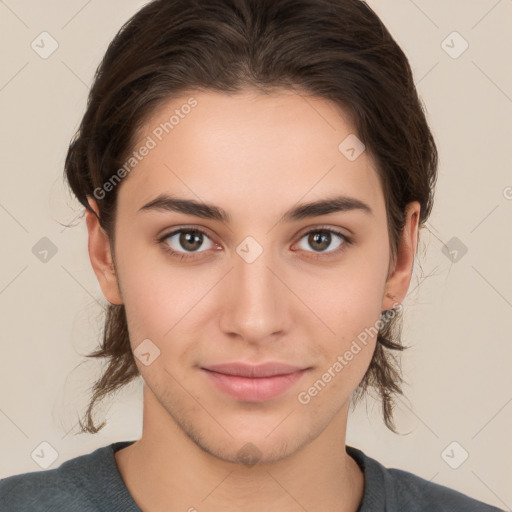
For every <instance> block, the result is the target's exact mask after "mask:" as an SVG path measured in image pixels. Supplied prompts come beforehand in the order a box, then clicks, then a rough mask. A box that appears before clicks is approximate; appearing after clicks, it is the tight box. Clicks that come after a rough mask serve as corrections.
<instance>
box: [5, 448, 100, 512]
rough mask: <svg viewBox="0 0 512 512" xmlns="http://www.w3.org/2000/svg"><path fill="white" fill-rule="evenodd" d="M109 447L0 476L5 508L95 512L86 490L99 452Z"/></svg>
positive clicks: (20, 511) (11, 510)
mask: <svg viewBox="0 0 512 512" xmlns="http://www.w3.org/2000/svg"><path fill="white" fill-rule="evenodd" d="M105 449H108V447H103V448H99V449H97V450H96V451H94V452H93V453H89V454H86V455H81V456H78V457H75V458H73V459H71V460H68V461H66V462H64V463H62V464H61V465H60V466H59V467H58V468H55V469H49V470H48V469H47V470H42V471H34V472H30V473H22V474H19V475H13V476H9V477H7V478H3V479H1V480H0V510H2V512H49V511H51V510H62V511H64V510H66V511H69V512H71V511H75V510H76V511H80V512H96V511H97V510H98V507H97V506H96V505H95V503H93V501H92V499H91V494H90V493H89V492H87V476H88V474H91V473H92V472H93V471H94V462H95V461H97V460H98V455H100V454H101V453H102V452H104V450H105Z"/></svg>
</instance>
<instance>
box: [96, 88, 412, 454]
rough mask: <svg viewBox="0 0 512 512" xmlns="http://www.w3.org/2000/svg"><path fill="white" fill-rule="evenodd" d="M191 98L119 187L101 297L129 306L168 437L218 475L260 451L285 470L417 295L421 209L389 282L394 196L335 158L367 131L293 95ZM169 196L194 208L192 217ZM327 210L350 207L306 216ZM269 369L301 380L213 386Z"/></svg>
mask: <svg viewBox="0 0 512 512" xmlns="http://www.w3.org/2000/svg"><path fill="white" fill-rule="evenodd" d="M193 97H194V98H195V100H196V102H197V104H195V106H194V107H193V108H190V109H188V108H186V109H184V108H182V107H183V105H186V104H187V101H188V99H189V96H186V97H183V98H182V99H174V100H172V101H171V102H169V103H168V104H166V105H165V106H163V107H161V108H159V109H158V110H157V111H155V112H154V115H153V116H152V117H151V119H149V120H148V122H147V123H146V125H145V126H144V129H143V130H142V131H141V132H140V134H139V135H140V139H139V141H138V143H137V144H136V147H135V148H134V150H139V148H140V147H142V146H144V145H145V144H146V146H147V147H148V146H149V147H150V150H149V151H147V154H146V155H145V156H143V157H141V159H140V161H138V163H137V165H136V166H135V168H133V170H131V171H130V173H129V175H128V176H126V177H125V179H124V180H123V181H122V182H121V184H120V185H118V190H117V194H118V203H117V218H116V225H115V232H116V237H115V246H114V263H115V274H108V272H107V271H105V269H104V268H103V269H101V257H100V256H98V254H99V253H100V250H99V247H100V246H101V244H102V243H103V242H104V241H105V240H106V238H101V235H100V234H99V230H98V229H97V226H96V227H94V217H93V216H89V218H88V225H89V232H90V247H89V249H90V253H91V261H93V266H94V268H95V271H96V273H97V275H98V278H99V280H100V284H101V286H102V289H103V292H104V294H105V296H106V298H107V299H108V300H110V302H113V303H121V302H122V303H123V304H124V305H125V308H126V314H127V319H128V327H129V334H130V341H131V345H132V349H133V350H134V351H135V353H136V354H137V353H138V349H137V347H138V346H139V345H140V347H139V350H141V351H142V352H144V353H145V354H146V355H145V356H143V357H142V358H141V359H139V357H136V358H135V360H136V362H137V366H138V368H139V371H140V373H141V375H142V378H143V380H144V383H145V386H146V388H145V393H146V391H147V392H148V393H149V394H150V395H151V397H153V398H154V400H152V401H151V404H152V405H151V407H154V408H158V409H159V414H160V416H161V419H162V421H163V422H164V423H167V422H169V425H171V424H172V425H177V426H178V427H179V428H181V430H182V431H183V432H185V433H186V434H187V436H188V437H189V438H190V439H192V440H193V441H194V442H195V443H196V444H197V445H198V446H200V447H201V448H202V449H203V450H205V451H207V452H208V453H210V454H213V455H215V456H216V457H219V458H221V459H224V460H227V461H239V460H240V458H241V457H242V455H241V454H242V453H244V448H243V447H244V446H245V447H246V448H247V446H249V445H247V443H252V445H254V446H253V447H252V448H251V449H252V450H253V451H256V452H257V453H258V459H259V460H260V461H261V462H263V461H274V460H279V459H281V458H283V457H285V456H288V455H290V454H292V453H294V452H295V451H297V450H298V449H299V448H301V447H302V446H305V445H306V444H307V443H308V442H310V441H312V440H314V439H316V438H317V437H318V436H320V435H321V434H322V433H325V432H327V431H328V429H329V428H330V426H331V425H337V427H336V428H339V425H341V424H344V423H345V422H346V415H347V410H348V403H349V399H350V396H351V394H352V392H353V391H354V390H355V388H356V387H357V385H358V384H359V382H360V381H361V379H362V378H363V376H364V374H365V372H366V370H367V368H368V365H369V363H370V360H371V357H372V354H373V351H374V348H375V343H376V337H375V334H374V333H375V329H372V330H371V331H370V334H369V335H368V332H369V330H370V329H371V328H372V327H374V326H375V325H378V321H379V318H380V314H381V311H382V310H383V309H388V308H391V307H392V306H393V305H396V301H397V300H401V299H402V298H403V296H404V295H405V292H406V290H407V286H408V283H409V279H410V266H411V265H412V259H411V258H412V254H413V252H414V250H415V240H414V233H415V229H416V225H415V224H414V215H415V213H414V212H416V213H418V208H416V209H415V210H414V208H413V209H412V210H411V212H413V215H412V220H411V218H409V217H408V221H407V226H406V231H408V232H410V233H411V236H410V237H409V238H407V236H406V237H405V239H404V245H403V250H402V251H401V252H399V255H401V258H402V259H401V260H399V266H398V267H397V270H396V272H395V273H393V272H391V273H390V275H389V276H388V271H389V270H390V269H389V265H390V250H389V239H388V231H387V222H386V210H385V203H384V196H383V192H382V188H381V185H380V182H379V178H378V175H377V172H376V170H375V167H374V163H373V162H372V160H371V159H370V157H369V155H368V154H367V152H365V151H363V152H362V153H361V154H360V156H358V157H357V158H356V159H355V160H354V158H353V155H352V153H351V152H350V150H349V152H348V153H347V152H346V151H345V152H343V151H341V150H340V149H339V145H340V143H342V141H344V139H345V138H346V137H347V136H349V135H350V134H354V132H355V130H354V127H353V126H352V125H351V124H350V122H349V120H348V118H347V117H346V116H345V115H344V114H343V112H341V111H340V110H339V109H338V108H337V107H336V106H335V105H334V104H332V103H330V102H328V101H326V100H323V99H319V98H312V97H307V98H306V97H302V96H300V95H297V94H293V93H292V92H281V93H274V94H272V95H268V96H263V95H259V94H257V93H256V92H250V91H247V92H244V93H243V94H238V95H234V96H228V95H222V94H217V93H213V92H210V93H204V92H203V93H198V94H194V95H193ZM176 109H178V111H180V112H181V113H182V115H181V116H178V117H176V119H179V122H177V123H176V124H175V125H174V127H173V128H172V130H169V128H168V131H169V133H166V131H165V130H162V128H161V126H162V125H161V123H165V122H166V121H169V119H170V117H171V116H172V115H173V114H174V113H175V110H176ZM185 111H186V112H189V113H187V114H186V115H185V114H184V112H185ZM176 119H175V121H176ZM159 127H160V130H159V129H158V128H159ZM160 139H161V140H160ZM150 140H151V141H152V142H151V141H150ZM349 140H350V139H349ZM356 149H357V148H356ZM140 153H146V151H142V152H139V156H140ZM347 155H349V156H351V157H352V158H350V159H349V158H347ZM164 196H169V197H171V196H172V199H174V200H177V199H179V200H183V201H196V202H198V203H199V207H197V208H195V212H196V214H194V208H193V205H191V204H190V203H183V202H182V203H180V204H181V207H180V208H178V207H177V206H176V203H171V202H170V201H168V200H167V202H166V200H165V199H166V198H165V197H164ZM169 197H167V199H169ZM156 198H159V199H161V201H159V202H158V203H156V204H155V202H154V200H155V199H156ZM340 198H344V201H343V200H339V199H340ZM326 200H338V201H337V202H336V201H333V202H332V203H331V204H330V208H328V207H325V205H324V207H323V208H321V207H318V208H316V209H314V208H310V209H304V208H300V207H301V206H304V205H305V204H309V203H316V202H323V201H326ZM152 202H153V205H152V206H151V203H152ZM205 204H206V205H208V206H209V207H211V208H207V207H206V206H205ZM333 204H334V205H335V206H336V207H333ZM328 206H329V205H328ZM413 206H414V205H413ZM298 208H299V209H298ZM297 209H298V210H297ZM293 211H295V215H294V214H292V213H291V212H293ZM219 212H220V213H223V214H225V217H222V216H221V215H220V213H219ZM301 212H302V214H301ZM95 230H96V231H95ZM102 241H103V242H102ZM106 247H107V244H105V245H104V246H103V248H104V249H105V248H106ZM105 251H106V252H108V249H105ZM105 251H104V252H105ZM104 259H108V255H107V256H105V258H104ZM400 262H401V263H400ZM400 265H401V266H400ZM391 270H393V269H391ZM388 277H389V278H388ZM362 333H366V336H365V335H364V334H362ZM363 339H364V342H363V341H362V340H363ZM144 340H145V341H144ZM141 343H143V344H142V345H141ZM354 343H355V344H354ZM148 354H149V355H148ZM350 354H351V356H350ZM143 361H144V362H143ZM268 362H272V363H282V364H286V365H292V366H294V367H296V368H297V369H298V370H300V371H297V372H296V373H292V374H290V375H288V376H287V377H283V376H282V375H281V376H280V377H276V376H274V377H267V378H261V379H260V380H259V379H249V378H244V377H240V376H239V377H226V376H224V377H223V376H222V375H220V374H219V373H214V372H212V371H208V370H207V369H208V368H210V369H211V368H212V367H213V366H214V365H220V364H224V363H245V364H247V365H260V364H262V363H268ZM146 363H149V364H146ZM288 371H292V370H288ZM283 372H284V370H283V371H281V373H283ZM277 373H279V372H277ZM258 380H259V382H257V381H258ZM145 396H146V395H145ZM145 407H146V404H145ZM285 417H286V419H284V420H283V418H285ZM254 447H255V448H254ZM245 450H246V451H247V449H245ZM245 455H247V453H246V454H245Z"/></svg>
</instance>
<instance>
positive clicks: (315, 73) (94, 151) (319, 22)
mask: <svg viewBox="0 0 512 512" xmlns="http://www.w3.org/2000/svg"><path fill="white" fill-rule="evenodd" d="M247 88H250V89H254V88H256V89H258V90H259V91H261V93H262V94H266V93H271V92H273V91H279V90H280V89H281V90H289V91H294V92H296V93H297V94H302V95H312V96H316V97H320V98H324V99H327V100H330V101H332V102H334V103H335V104H337V105H338V106H339V107H341V109H342V110H343V112H344V113H346V114H347V115H349V116H350V117H351V119H352V120H353V123H354V126H355V128H356V133H357V136H358V138H359V139H360V140H361V141H362V142H363V143H364V144H365V146H366V151H368V152H369V155H370V156H371V157H372V158H373V161H374V162H375V165H376V167H377V171H378V173H379V178H380V182H381V184H382V187H383V191H384V197H385V203H386V212H387V220H388V230H389V241H390V248H391V256H392V257H391V259H392V262H394V260H395V258H396V250H397V243H398V238H399V235H400V233H401V231H402V228H403V226H404V224H405V206H406V204H407V203H409V202H410V201H414V200H417V201H418V202H419V203H420V205H421V212H420V219H419V225H420V227H423V226H424V224H425V222H426V220H427V218H428V217H429V215H430V212H431V209H432V205H433V191H434V186H435V183H436V179H437V163H438V160H437V159H438V156H437V149H436V145H435V142H434V138H433V136H432V134H431V131H430V129H429V126H428V124H427V121H426V117H425V113H424V110H423V106H422V103H421V102H420V99H419V97H418V94H417V91H416V88H415V85H414V81H413V76H412V71H411V68H410V66H409V63H408V60H407V58H406V56H405V55H404V53H403V51H402V50H401V49H400V47H399V46H398V45H397V43H396V42H395V41H394V39H393V38H392V36H391V35H390V34H389V32H388V30H387V29H386V27H385V26H384V25H383V23H382V22H381V20H380V19H379V17H378V16H377V15H376V14H375V13H374V12H373V11H372V9H371V8H370V7H369V6H368V5H367V4H366V3H365V2H363V1H360V0H154V1H152V2H150V3H148V4H147V5H146V6H144V7H143V8H142V9H141V10H140V11H139V12H137V13H136V14H135V15H134V16H133V17H132V18H131V19H130V20H129V21H128V22H127V23H125V25H124V26H123V27H122V28H121V30H120V31H119V32H118V34H117V35H116V36H115V38H114V39H113V41H112V42H111V43H110V45H109V47H108V49H107V51H106V54H105V56H104V58H103V59H102V62H101V63H100V65H99V67H98V69H97V71H96V74H95V77H94V82H93V85H92V88H91V91H90V94H89V98H88V102H87V109H86V112H85V114H84V117H83V119H82V121H81V124H80V126H79V129H78V130H77V133H76V134H75V136H74V138H73V140H72V142H71V144H70V146H69V150H68V153H67V156H66V161H65V178H66V179H67V181H68V183H69V185H70V187H71V189H72V191H73V193H74V194H75V195H76V197H77V198H78V200H79V201H80V203H81V204H82V205H83V206H84V207H85V208H86V209H88V210H90V211H92V209H91V208H90V206H89V203H88V197H90V198H92V197H94V198H95V200H96V202H97V204H98V207H99V221H100V224H101V226H102V228H103V229H104V230H105V232H106V233H107V234H108V236H109V238H110V240H111V243H112V246H113V240H114V236H115V232H114V224H115V211H116V197H117V189H116V187H113V189H112V190H111V191H109V192H106V193H104V194H101V196H99V197H98V195H95V194H94V191H95V190H96V189H98V188H103V186H104V184H105V183H106V182H108V180H109V179H110V178H111V177H112V176H113V175H114V174H115V173H116V172H117V171H118V169H119V168H120V167H121V166H122V165H123V163H124V162H125V157H126V155H128V154H129V153H130V152H131V151H133V147H132V146H133V144H134V143H135V137H136V136H137V131H138V130H139V129H140V128H141V126H143V124H144V122H145V121H146V120H147V119H148V117H149V116H150V115H151V114H152V113H153V112H154V111H155V110H156V109H157V108H158V107H159V106H160V105H162V104H163V103H165V102H167V101H169V100H171V99H172V98H174V97H181V96H183V95H184V94H188V93H190V94H192V93H193V92H194V91H213V92H218V93H225V94H236V93H237V92H242V91H243V90H244V89H247ZM340 142H341V141H340ZM100 197H101V198H100ZM93 213H94V212H93ZM400 313H401V308H399V311H398V313H397V314H396V315H394V316H393V317H392V318H390V319H388V321H387V322H384V324H383V325H382V326H381V328H380V330H379V334H378V338H377V344H376V349H375V352H374V354H373V357H372V360H371V363H370V365H369V368H368V370H367V372H366V374H365V376H364V378H363V380H362V381H361V383H360V384H359V386H358V388H357V389H356V390H355V392H354V393H353V395H352V397H351V402H352V405H353V406H355V404H356V403H357V402H358V401H359V399H360V398H361V397H362V396H364V395H365V393H366V390H367V388H368V387H370V388H373V389H375V390H376V391H377V392H378V394H379V395H380V398H381V404H382V410H383V416H384V421H385V424H386V426H387V427H388V428H389V429H390V430H392V431H393V432H395V433H396V430H395V427H394V422H393V414H392V412H393V407H394V400H393V397H394V395H396V394H402V395H403V391H402V383H403V380H402V376H401V370H400V365H399V363H398V362H397V359H396V358H395V357H394V355H393V354H392V353H391V352H390V351H402V350H404V348H407V347H404V346H403V345H402V343H401V340H400V333H401V326H402V318H401V314H400ZM87 357H92V358H106V360H107V361H108V364H107V368H106V370H105V372H104V373H103V375H102V377H101V378H100V379H99V380H98V381H97V382H96V383H95V384H94V386H93V387H92V388H91V391H92V397H91V400H90V403H89V406H88V408H87V411H86V413H85V414H84V417H83V420H84V422H82V419H80V426H81V432H82V433H83V432H89V433H96V432H98V431H99V430H100V429H101V428H103V426H104V425H105V424H106V423H105V422H103V423H102V424H101V425H100V426H99V427H96V426H95V424H94V421H93V414H92V411H93V408H94V405H95V404H96V403H97V402H98V401H99V400H100V401H101V400H102V399H103V398H104V397H106V396H108V395H109V394H111V393H113V392H114V391H116V390H118V389H119V388H121V387H122V386H123V385H125V384H127V383H129V382H130V381H131V380H133V379H134V378H135V377H136V376H138V375H139V372H138V368H137V366H136V364H135V360H134V356H133V354H132V351H131V348H130V341H129V336H128V328H127V321H126V315H125V309H124V305H112V304H109V305H108V306H107V308H106V318H105V326H104V332H103V340H102V343H101V345H100V349H99V350H97V351H95V352H92V353H91V354H88V355H87Z"/></svg>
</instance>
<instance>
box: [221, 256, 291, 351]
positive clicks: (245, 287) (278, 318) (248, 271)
mask: <svg viewBox="0 0 512 512" xmlns="http://www.w3.org/2000/svg"><path fill="white" fill-rule="evenodd" d="M270 253H271V251H270V250H269V251H263V252H262V253H261V254H260V255H259V256H258V257H257V258H256V259H255V260H254V261H251V258H248V259H244V257H242V256H240V255H239V254H238V253H237V254H234V255H233V265H234V268H233V269H232V270H231V272H229V274H228V275H227V276H226V279H224V282H223V290H222V299H221V300H222V316H221V325H220V327H221V329H222V331H223V332H224V333H227V334H229V335H230V336H238V337H239V338H240V339H242V340H244V341H246V342H247V343H252V344H257V343H265V342H268V341H271V340H275V336H277V335H279V334H282V333H283V332H284V331H286V330H287V329H288V325H289V311H287V304H288V303H289V301H290V296H291V295H292V294H291V292H290V291H289V290H288V289H287V288H286V285H285V284H284V283H283V279H282V278H280V276H279V269H278V268H277V267H276V265H275V264H274V262H273V258H272V255H271V254H270ZM242 255H243V253H242Z"/></svg>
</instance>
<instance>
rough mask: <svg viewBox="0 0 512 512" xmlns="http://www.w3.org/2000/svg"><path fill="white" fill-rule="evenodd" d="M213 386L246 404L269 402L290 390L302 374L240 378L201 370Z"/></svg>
mask: <svg viewBox="0 0 512 512" xmlns="http://www.w3.org/2000/svg"><path fill="white" fill-rule="evenodd" d="M202 371H203V372H204V373H205V374H206V375H207V376H208V377H209V378H210V379H211V381H212V382H213V384H214V385H215V386H217V388H218V389H220V390H221V391H223V392H224V393H226V394H228V395H230V396H232V397H234V398H236V399H237V400H243V401H247V402H264V401H266V400H270V399H272V398H274V397H276V396H278V395H280V394H281V393H284V392H285V391H286V390H288V389H289V388H291V387H292V386H293V385H294V384H295V383H296V382H297V381H298V380H299V379H300V378H301V377H302V375H303V374H304V372H305V371H306V370H301V371H298V372H295V373H290V374H287V375H275V376H274V377H258V378H250V377H240V376H238V375H225V374H224V373H217V372H212V371H210V370H205V369H202Z"/></svg>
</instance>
